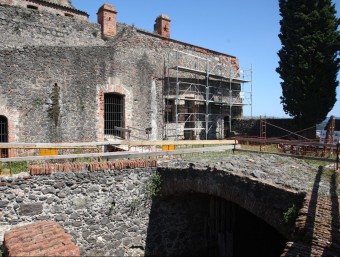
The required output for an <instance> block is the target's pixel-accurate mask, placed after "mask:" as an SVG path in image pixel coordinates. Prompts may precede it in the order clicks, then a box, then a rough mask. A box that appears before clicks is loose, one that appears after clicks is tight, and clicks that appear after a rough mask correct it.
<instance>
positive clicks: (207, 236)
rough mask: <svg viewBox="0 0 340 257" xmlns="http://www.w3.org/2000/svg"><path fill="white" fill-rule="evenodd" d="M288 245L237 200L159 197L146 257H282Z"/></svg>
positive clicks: (155, 200)
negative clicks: (238, 203)
mask: <svg viewBox="0 0 340 257" xmlns="http://www.w3.org/2000/svg"><path fill="white" fill-rule="evenodd" d="M286 242H287V239H286V238H284V237H283V236H282V235H281V234H280V233H279V232H277V231H276V230H275V229H274V228H273V227H271V226H270V225H268V224H267V223H266V222H264V221H263V220H262V219H260V218H258V217H256V216H255V215H253V214H252V213H250V212H248V211H247V210H245V209H243V208H241V207H240V206H238V205H237V204H235V203H233V202H230V201H227V200H225V199H222V198H219V197H215V196H210V195H207V194H200V193H195V194H194V193H192V194H179V195H172V196H166V197H162V198H157V199H153V203H152V208H151V213H150V220H149V227H148V231H147V240H146V256H280V255H281V253H282V252H283V250H284V247H285V244H286Z"/></svg>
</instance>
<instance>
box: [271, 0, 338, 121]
mask: <svg viewBox="0 0 340 257" xmlns="http://www.w3.org/2000/svg"><path fill="white" fill-rule="evenodd" d="M279 5H280V15H281V17H282V19H281V21H280V25H281V31H280V34H279V38H280V40H281V43H282V48H281V49H280V51H279V52H278V56H279V58H280V60H279V67H278V68H277V69H276V71H277V72H278V73H279V75H280V78H281V79H282V82H281V87H282V96H281V103H282V105H283V110H284V111H285V113H286V114H288V115H290V116H291V117H293V118H294V119H296V121H297V124H298V125H299V126H300V127H303V126H309V125H313V124H317V123H320V122H321V121H323V120H324V119H325V118H326V117H327V114H328V113H329V112H330V110H331V109H332V108H333V106H334V104H335V102H336V87H337V86H338V84H339V82H338V81H337V74H338V71H339V66H340V64H339V56H338V53H339V51H340V34H339V31H338V25H339V24H340V19H338V18H337V17H336V9H335V5H334V4H332V1H331V0H279Z"/></svg>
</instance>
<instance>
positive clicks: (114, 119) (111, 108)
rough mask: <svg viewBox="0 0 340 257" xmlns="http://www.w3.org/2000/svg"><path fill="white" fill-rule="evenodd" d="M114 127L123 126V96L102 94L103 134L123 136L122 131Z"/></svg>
mask: <svg viewBox="0 0 340 257" xmlns="http://www.w3.org/2000/svg"><path fill="white" fill-rule="evenodd" d="M115 127H121V128H123V127H124V96H123V95H119V94H113V93H109V94H104V134H105V135H106V136H118V137H124V136H123V135H124V133H122V131H118V130H116V129H115Z"/></svg>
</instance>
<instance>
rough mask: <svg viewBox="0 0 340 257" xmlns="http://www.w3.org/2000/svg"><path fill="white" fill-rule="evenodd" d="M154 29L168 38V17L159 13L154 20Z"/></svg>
mask: <svg viewBox="0 0 340 257" xmlns="http://www.w3.org/2000/svg"><path fill="white" fill-rule="evenodd" d="M154 30H155V32H156V33H157V34H159V35H161V36H162V37H167V38H170V17H169V16H167V15H165V14H161V15H159V16H158V17H157V18H156V20H155V25H154Z"/></svg>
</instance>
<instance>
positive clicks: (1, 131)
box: [0, 115, 8, 158]
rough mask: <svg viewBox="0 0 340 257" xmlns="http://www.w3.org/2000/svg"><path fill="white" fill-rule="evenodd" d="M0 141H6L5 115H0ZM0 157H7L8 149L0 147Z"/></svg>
mask: <svg viewBox="0 0 340 257" xmlns="http://www.w3.org/2000/svg"><path fill="white" fill-rule="evenodd" d="M0 142H1V143H8V120H7V118H6V117H5V116H3V115H0ZM0 156H1V158H7V157H8V149H0Z"/></svg>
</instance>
